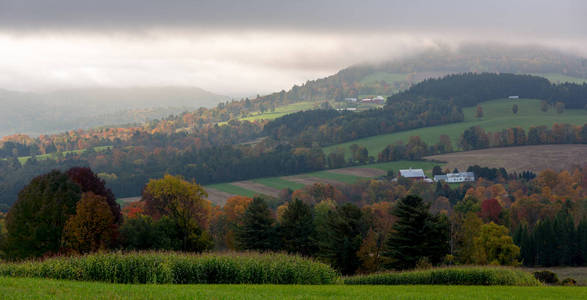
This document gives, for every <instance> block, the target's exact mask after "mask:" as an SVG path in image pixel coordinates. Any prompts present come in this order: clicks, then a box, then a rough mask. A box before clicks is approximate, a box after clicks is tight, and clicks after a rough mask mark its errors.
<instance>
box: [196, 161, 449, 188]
mask: <svg viewBox="0 0 587 300" xmlns="http://www.w3.org/2000/svg"><path fill="white" fill-rule="evenodd" d="M436 165H439V166H443V165H444V164H443V163H435V162H429V161H407V160H400V161H391V162H384V163H374V164H368V165H360V166H356V167H351V168H371V169H379V170H383V171H389V170H393V171H394V173H397V172H398V171H399V170H400V169H408V168H412V169H423V170H424V172H425V173H426V175H428V176H429V177H430V176H432V168H433V167H434V166H436ZM292 176H293V175H292ZM296 176H300V177H316V178H324V179H327V180H336V181H339V182H342V183H347V184H350V183H355V182H357V181H359V180H364V179H368V178H369V177H363V176H359V175H348V174H338V173H333V172H330V171H329V170H323V171H317V172H311V173H303V174H297V175H296ZM251 181H253V182H256V183H260V184H262V185H265V186H268V187H271V188H274V189H278V190H282V189H286V188H290V189H292V190H294V191H295V190H299V189H301V188H303V187H304V185H303V184H301V183H298V182H293V181H290V180H286V179H284V178H282V177H266V178H258V179H251ZM205 188H213V189H216V190H219V191H222V192H226V193H230V194H235V195H241V196H247V197H253V196H254V195H255V194H259V193H258V192H255V191H251V190H248V189H245V188H242V187H239V186H235V185H232V184H230V183H219V184H212V185H207V186H205Z"/></svg>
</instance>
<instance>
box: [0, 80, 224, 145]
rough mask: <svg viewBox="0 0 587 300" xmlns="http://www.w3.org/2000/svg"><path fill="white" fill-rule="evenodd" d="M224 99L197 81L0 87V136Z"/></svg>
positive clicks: (131, 118) (135, 118)
mask: <svg viewBox="0 0 587 300" xmlns="http://www.w3.org/2000/svg"><path fill="white" fill-rule="evenodd" d="M227 100H229V97H226V96H220V95H216V94H214V93H211V92H208V91H205V90H203V89H201V88H197V87H132V88H85V89H73V90H61V91H55V92H48V93H24V92H13V91H7V90H0V106H1V107H2V109H1V110H0V136H4V135H9V134H14V133H25V134H30V135H38V134H44V133H54V132H60V131H66V130H71V129H78V128H91V127H99V126H104V125H116V124H128V123H142V122H145V121H148V120H151V119H156V118H162V117H166V116H168V115H172V114H178V113H180V112H182V111H188V110H194V109H196V108H199V107H208V108H209V107H214V106H215V105H217V104H218V103H220V102H224V101H227Z"/></svg>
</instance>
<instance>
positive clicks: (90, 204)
mask: <svg viewBox="0 0 587 300" xmlns="http://www.w3.org/2000/svg"><path fill="white" fill-rule="evenodd" d="M116 231H117V226H116V224H114V216H113V215H112V211H111V210H110V206H108V202H107V200H106V197H102V196H98V195H96V194H94V193H92V192H88V193H84V194H83V195H82V199H81V200H80V201H79V202H78V203H77V206H76V213H75V215H73V216H71V217H70V218H69V219H68V220H67V223H66V224H65V227H64V229H63V245H64V248H65V250H69V251H73V252H76V253H89V252H95V251H98V250H101V249H106V248H108V247H109V246H111V244H112V243H113V241H114V238H115V236H116Z"/></svg>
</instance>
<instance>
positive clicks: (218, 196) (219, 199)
mask: <svg viewBox="0 0 587 300" xmlns="http://www.w3.org/2000/svg"><path fill="white" fill-rule="evenodd" d="M206 192H208V200H210V202H212V203H214V204H216V205H220V206H224V204H225V203H226V199H228V198H230V197H232V196H236V195H233V194H230V193H227V192H223V191H219V190H216V189H211V188H206Z"/></svg>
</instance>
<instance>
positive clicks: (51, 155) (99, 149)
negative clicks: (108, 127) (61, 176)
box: [18, 146, 112, 164]
mask: <svg viewBox="0 0 587 300" xmlns="http://www.w3.org/2000/svg"><path fill="white" fill-rule="evenodd" d="M109 149H112V146H98V147H94V151H96V152H102V151H106V150H109ZM84 152H86V149H80V150H71V151H63V152H56V153H49V154H42V155H37V156H35V157H36V159H37V160H45V159H49V158H52V159H55V158H57V156H58V155H63V156H65V155H68V154H71V153H75V154H80V153H84ZM31 157H32V156H21V157H19V158H18V161H19V162H20V163H21V164H25V163H26V162H27V161H28V160H29V159H30V158H31Z"/></svg>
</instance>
